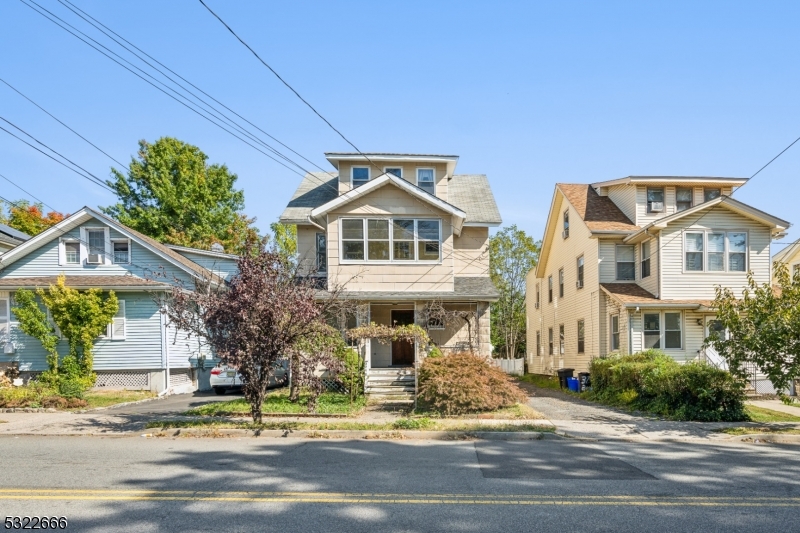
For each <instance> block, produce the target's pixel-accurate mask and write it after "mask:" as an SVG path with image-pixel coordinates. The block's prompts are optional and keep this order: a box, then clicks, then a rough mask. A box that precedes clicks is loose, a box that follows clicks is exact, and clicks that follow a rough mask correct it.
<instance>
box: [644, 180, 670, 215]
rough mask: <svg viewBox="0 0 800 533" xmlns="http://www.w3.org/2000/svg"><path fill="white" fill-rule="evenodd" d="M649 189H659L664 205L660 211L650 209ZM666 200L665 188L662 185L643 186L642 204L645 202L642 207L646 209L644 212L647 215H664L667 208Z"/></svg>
mask: <svg viewBox="0 0 800 533" xmlns="http://www.w3.org/2000/svg"><path fill="white" fill-rule="evenodd" d="M650 189H652V190H654V191H655V190H658V189H661V203H662V205H663V206H664V207H665V209H663V210H661V211H651V210H650V207H651V205H650V204H651V203H652V202H651V201H650V195H649V194H648V193H649V191H650ZM666 200H667V188H666V187H664V186H663V185H661V186H659V185H652V186H647V187H645V188H644V204H645V205H644V208H645V211H646V213H647V214H648V215H665V214H666V213H667V210H666V206H667V201H666Z"/></svg>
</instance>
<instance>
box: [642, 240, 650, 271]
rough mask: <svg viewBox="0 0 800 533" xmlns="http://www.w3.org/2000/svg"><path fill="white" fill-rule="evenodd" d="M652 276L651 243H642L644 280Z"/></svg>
mask: <svg viewBox="0 0 800 533" xmlns="http://www.w3.org/2000/svg"><path fill="white" fill-rule="evenodd" d="M649 276H650V241H644V242H643V243H642V279H644V278H647V277H649Z"/></svg>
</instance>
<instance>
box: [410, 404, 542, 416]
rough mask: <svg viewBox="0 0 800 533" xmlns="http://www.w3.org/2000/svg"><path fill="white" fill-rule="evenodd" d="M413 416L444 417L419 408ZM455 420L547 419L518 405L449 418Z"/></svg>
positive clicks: (530, 408) (525, 406) (529, 408)
mask: <svg viewBox="0 0 800 533" xmlns="http://www.w3.org/2000/svg"><path fill="white" fill-rule="evenodd" d="M412 414H413V415H417V416H423V417H431V418H441V417H442V415H441V414H440V413H438V412H436V411H428V410H425V409H423V408H418V409H417V410H416V411H414V412H413V413H412ZM448 418H453V419H468V418H481V419H500V420H538V419H543V418H546V417H545V416H544V415H543V414H542V413H540V412H539V411H536V410H535V409H533V408H532V407H529V406H527V405H524V404H521V403H518V404H516V405H512V406H511V407H503V408H501V409H497V410H496V411H489V412H485V413H474V414H468V415H459V416H449V417H448Z"/></svg>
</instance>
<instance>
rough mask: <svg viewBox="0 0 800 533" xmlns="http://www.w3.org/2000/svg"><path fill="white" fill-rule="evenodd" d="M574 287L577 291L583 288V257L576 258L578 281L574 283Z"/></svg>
mask: <svg viewBox="0 0 800 533" xmlns="http://www.w3.org/2000/svg"><path fill="white" fill-rule="evenodd" d="M575 286H576V287H578V288H579V289H582V288H583V256H580V257H579V258H578V280H577V281H576V282H575Z"/></svg>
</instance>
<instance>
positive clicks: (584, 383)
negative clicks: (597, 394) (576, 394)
mask: <svg viewBox="0 0 800 533" xmlns="http://www.w3.org/2000/svg"><path fill="white" fill-rule="evenodd" d="M578 381H579V382H580V384H581V392H586V391H587V390H589V388H590V387H591V386H592V381H591V379H589V373H588V372H578Z"/></svg>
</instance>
